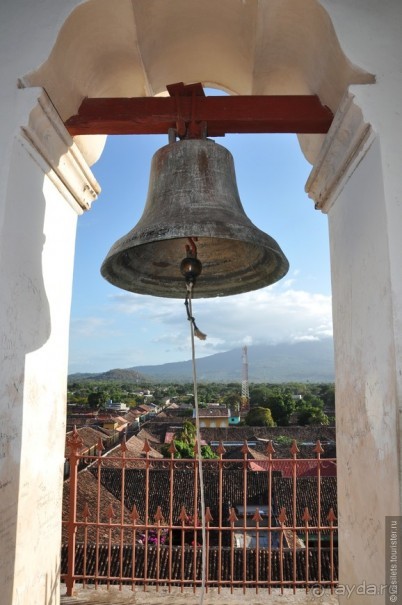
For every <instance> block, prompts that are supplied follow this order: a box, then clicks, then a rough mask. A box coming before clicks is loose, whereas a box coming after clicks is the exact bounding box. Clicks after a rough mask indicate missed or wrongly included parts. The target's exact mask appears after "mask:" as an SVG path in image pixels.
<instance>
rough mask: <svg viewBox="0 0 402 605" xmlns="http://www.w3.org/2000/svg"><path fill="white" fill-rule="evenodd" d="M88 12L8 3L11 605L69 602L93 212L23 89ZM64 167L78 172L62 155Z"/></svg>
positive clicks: (4, 391) (0, 418) (2, 381)
mask: <svg viewBox="0 0 402 605" xmlns="http://www.w3.org/2000/svg"><path fill="white" fill-rule="evenodd" d="M76 4H78V2H77V3H73V2H64V1H59V2H55V1H54V0H49V1H46V0H45V1H44V2H41V3H33V2H29V1H25V0H24V1H22V0H16V1H14V0H13V1H8V0H6V1H5V2H2V3H0V55H1V57H2V60H1V62H0V81H1V85H0V107H1V112H0V276H1V288H0V602H1V604H2V605H3V604H4V605H14V604H18V605H25V604H26V605H28V604H29V605H32V604H35V605H36V604H38V605H42V604H43V605H50V604H52V605H53V604H54V603H58V602H59V559H60V523H61V519H60V510H61V488H62V468H63V453H64V452H63V450H64V437H65V404H66V374H67V352H68V327H69V309H70V300H71V285H72V270H73V260H74V241H75V227H76V219H77V213H79V212H80V211H82V210H80V206H79V204H78V203H77V202H76V201H75V200H74V199H73V196H72V195H71V194H69V193H68V190H67V189H66V187H65V185H64V184H63V182H62V180H61V178H60V177H61V175H60V174H57V173H56V172H55V170H54V169H52V168H51V167H50V165H49V164H47V162H46V160H44V158H43V157H42V156H41V154H40V153H38V152H37V150H36V149H35V146H32V145H31V144H30V143H29V142H28V141H27V140H26V138H25V136H24V135H23V134H22V133H21V130H20V128H21V126H28V124H29V114H30V112H31V110H32V109H33V108H34V107H35V105H37V98H38V94H37V93H36V92H35V91H28V90H20V89H19V88H18V78H19V77H21V76H23V74H24V73H26V72H27V71H29V70H31V69H33V68H34V67H37V66H38V65H39V64H40V63H41V62H43V61H44V60H45V58H46V57H47V55H48V54H49V52H50V50H51V47H52V45H53V43H54V41H55V39H56V36H57V32H58V29H59V28H60V26H61V24H62V22H63V20H64V18H65V16H66V15H67V14H68V12H69V11H70V10H72V8H74V6H75V5H76ZM38 32H40V35H38ZM38 122H39V123H40V124H38ZM38 122H36V125H35V127H37V131H36V134H37V135H38V142H39V143H40V144H41V145H42V146H43V147H44V148H45V147H46V145H47V144H52V140H53V139H52V136H53V135H52V134H51V131H52V127H48V126H47V123H46V120H42V119H41V117H39V120H38ZM56 130H57V128H56ZM56 138H57V137H56ZM63 144H64V143H63V142H61V145H62V146H63ZM56 149H57V146H56V147H54V148H53V151H54V152H56ZM50 153H51V150H50ZM54 160H55V161H56V163H57V162H59V160H61V161H60V166H59V172H60V171H63V170H64V172H66V167H65V165H64V162H63V159H62V154H60V153H59V154H57V153H55V157H54ZM69 161H70V160H69ZM45 173H47V175H48V176H46V175H45ZM71 176H75V175H73V171H71ZM67 180H68V179H67ZM76 184H77V183H76Z"/></svg>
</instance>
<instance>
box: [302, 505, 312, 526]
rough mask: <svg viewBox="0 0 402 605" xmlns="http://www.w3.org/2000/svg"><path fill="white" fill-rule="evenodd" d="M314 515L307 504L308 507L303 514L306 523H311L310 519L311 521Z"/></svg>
mask: <svg viewBox="0 0 402 605" xmlns="http://www.w3.org/2000/svg"><path fill="white" fill-rule="evenodd" d="M311 519H312V517H311V515H310V513H309V510H308V507H307V506H306V508H305V509H304V513H303V516H302V520H303V521H304V522H305V523H306V525H307V524H308V523H309V521H311Z"/></svg>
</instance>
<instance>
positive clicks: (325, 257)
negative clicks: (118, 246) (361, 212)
mask: <svg viewBox="0 0 402 605" xmlns="http://www.w3.org/2000/svg"><path fill="white" fill-rule="evenodd" d="M216 142H217V143H219V144H221V145H223V146H224V147H226V148H227V149H229V151H230V152H231V153H232V155H233V157H234V163H235V170H236V178H237V184H238V188H239V193H240V199H241V201H242V204H243V207H244V210H245V212H246V214H247V216H248V217H249V218H250V219H251V220H252V221H253V223H254V224H255V225H256V226H257V227H258V228H259V229H261V230H263V231H265V232H267V233H269V235H271V236H272V237H273V238H274V239H275V240H276V241H277V242H278V244H279V246H280V247H281V248H282V250H283V252H284V253H285V255H286V257H287V258H288V260H289V264H290V269H289V272H288V274H287V275H286V276H285V277H284V278H283V279H282V280H281V281H279V282H277V283H276V284H274V285H272V286H269V287H266V288H263V289H261V290H256V291H254V292H249V293H244V294H240V295H236V296H229V297H221V298H212V299H211V298H209V299H195V300H194V301H193V315H194V316H195V319H196V323H197V325H198V327H199V329H200V330H201V331H202V332H205V333H206V334H207V339H206V340H205V341H200V340H196V356H197V357H204V356H206V355H212V354H214V353H219V352H223V351H229V350H231V349H234V348H238V347H241V346H243V345H245V344H246V345H253V344H263V343H267V344H275V343H280V342H297V341H300V340H317V339H321V338H324V337H328V336H331V335H332V319H331V283H330V268H329V244H328V223H327V217H326V216H325V215H324V214H322V213H321V212H320V211H317V210H315V209H314V203H313V201H312V200H311V199H309V198H308V197H307V194H306V193H305V192H304V185H305V183H306V180H307V178H308V175H309V172H310V170H311V166H310V164H308V163H307V161H306V160H305V159H304V156H303V155H302V152H301V150H300V146H299V143H298V140H297V137H296V135H291V134H280V135H275V134H259V135H244V134H242V135H226V136H225V137H219V138H217V139H216ZM166 144H167V137H166V136H153V135H152V136H151V135H144V136H127V135H126V136H109V137H108V139H107V143H106V146H105V149H104V152H103V154H102V156H101V158H100V159H99V160H98V162H97V163H95V164H94V165H93V166H92V171H93V173H94V175H95V177H96V179H97V180H98V182H99V183H100V185H101V188H102V192H101V194H100V195H99V198H98V199H97V200H96V201H95V202H94V203H93V205H92V208H91V210H90V211H88V212H86V213H85V214H84V215H83V216H81V217H79V219H78V229H77V241H76V255H75V270H74V284H73V299H72V311H71V323H70V355H69V373H75V372H103V371H107V370H110V369H114V368H130V367H135V366H140V365H158V364H162V363H167V362H171V361H184V360H188V359H190V358H191V344H190V327H189V322H188V321H187V318H186V313H185V307H184V304H183V302H182V301H181V300H180V299H164V298H159V297H151V296H144V295H140V294H133V293H130V292H126V291H124V290H120V289H118V288H116V287H115V286H112V285H111V284H109V283H108V282H107V281H105V279H104V278H103V277H102V276H101V275H100V267H101V264H102V262H103V260H104V258H105V256H106V255H107V253H108V251H109V248H110V247H111V245H112V244H113V243H114V242H115V241H116V240H117V239H118V238H120V237H121V236H122V235H125V234H126V233H127V232H128V231H130V230H131V229H132V228H133V227H134V225H135V224H136V223H137V222H138V220H139V218H140V216H141V214H142V211H143V208H144V205H145V200H146V195H147V190H148V180H149V172H150V164H151V158H152V155H153V154H154V153H155V152H156V151H157V149H159V148H160V147H162V146H163V145H166Z"/></svg>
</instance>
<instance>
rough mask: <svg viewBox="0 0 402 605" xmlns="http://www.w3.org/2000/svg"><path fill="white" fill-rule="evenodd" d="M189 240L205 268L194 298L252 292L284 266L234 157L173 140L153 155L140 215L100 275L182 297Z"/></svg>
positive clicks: (201, 143) (208, 144) (200, 142)
mask: <svg viewBox="0 0 402 605" xmlns="http://www.w3.org/2000/svg"><path fill="white" fill-rule="evenodd" d="M188 237H192V238H198V241H197V257H198V259H199V260H200V261H201V263H202V274H201V275H200V276H199V278H197V283H196V286H195V287H194V291H193V296H194V298H203V297H213V296H229V295H231V294H239V293H241V292H248V291H250V290H256V289H258V288H262V287H264V286H268V285H270V284H273V283H275V282H276V281H278V280H279V279H281V278H282V277H283V276H284V275H286V273H287V271H288V269H289V264H288V261H287V259H286V257H285V255H284V254H283V252H282V250H281V249H280V247H279V246H278V244H277V242H276V241H275V240H274V239H273V238H272V237H270V236H269V235H267V234H266V233H264V232H263V231H261V230H260V229H258V228H257V227H256V226H255V225H254V224H253V223H252V222H251V221H250V219H249V218H248V217H247V216H246V214H245V212H244V210H243V207H242V204H241V201H240V197H239V193H238V190H237V184H236V176H235V171H234V163H233V158H232V155H231V154H230V152H229V151H228V150H227V149H225V148H224V147H222V146H221V145H218V144H217V143H214V142H213V141H211V140H208V139H194V140H183V141H178V142H174V143H170V144H169V145H166V146H165V147H162V148H161V149H159V150H158V151H157V152H156V153H155V155H154V157H153V159H152V165H151V175H150V182H149V189H148V197H147V201H146V205H145V209H144V212H143V215H142V217H141V219H140V220H139V222H138V223H137V225H136V226H135V227H134V228H133V229H132V230H131V231H130V232H129V233H127V235H125V236H123V237H122V238H121V239H119V240H118V241H117V242H116V243H115V244H114V245H113V246H112V248H111V249H110V251H109V253H108V255H107V257H106V259H105V261H104V262H103V264H102V268H101V273H102V275H103V277H104V278H105V279H107V280H108V281H109V282H111V283H112V284H114V285H115V286H117V287H119V288H122V289H124V290H129V291H130V292H136V293H139V294H150V295H153V296H161V297H167V298H182V297H183V293H184V292H185V284H184V280H183V276H182V274H181V272H180V263H181V261H182V259H183V257H184V256H185V250H186V243H187V238H188Z"/></svg>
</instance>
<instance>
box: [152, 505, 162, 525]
mask: <svg viewBox="0 0 402 605" xmlns="http://www.w3.org/2000/svg"><path fill="white" fill-rule="evenodd" d="M154 519H155V521H156V522H158V521H160V523H163V521H164V519H163V514H162V509H161V507H160V506H158V508H157V509H156V513H155V517H154Z"/></svg>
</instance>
